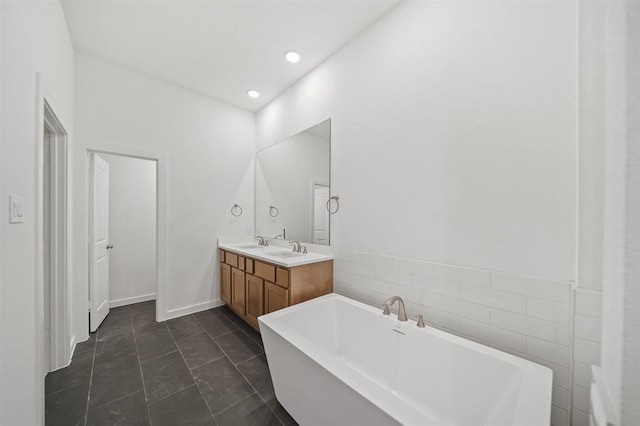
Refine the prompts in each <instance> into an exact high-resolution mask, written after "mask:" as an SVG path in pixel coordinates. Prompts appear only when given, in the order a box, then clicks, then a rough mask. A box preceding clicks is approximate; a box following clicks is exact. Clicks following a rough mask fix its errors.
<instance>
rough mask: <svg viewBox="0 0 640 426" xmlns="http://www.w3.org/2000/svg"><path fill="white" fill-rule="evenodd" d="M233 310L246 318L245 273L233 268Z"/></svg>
mask: <svg viewBox="0 0 640 426" xmlns="http://www.w3.org/2000/svg"><path fill="white" fill-rule="evenodd" d="M231 309H233V310H234V311H236V313H237V314H238V315H241V316H244V313H245V311H244V309H245V294H244V272H243V271H241V270H239V269H236V268H231Z"/></svg>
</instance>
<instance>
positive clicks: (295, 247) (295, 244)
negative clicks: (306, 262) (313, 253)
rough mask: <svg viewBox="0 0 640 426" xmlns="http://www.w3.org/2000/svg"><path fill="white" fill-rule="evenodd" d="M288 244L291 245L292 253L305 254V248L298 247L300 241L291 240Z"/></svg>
mask: <svg viewBox="0 0 640 426" xmlns="http://www.w3.org/2000/svg"><path fill="white" fill-rule="evenodd" d="M289 244H291V245H292V246H293V252H294V253H303V254H304V253H306V252H307V248H306V247H305V246H303V245H300V241H297V240H293V241H289Z"/></svg>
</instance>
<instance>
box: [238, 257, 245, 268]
mask: <svg viewBox="0 0 640 426" xmlns="http://www.w3.org/2000/svg"><path fill="white" fill-rule="evenodd" d="M245 259H246V258H245V257H244V256H238V269H240V270H241V271H244V270H245V269H244V265H245Z"/></svg>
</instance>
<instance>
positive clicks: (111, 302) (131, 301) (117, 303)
mask: <svg viewBox="0 0 640 426" xmlns="http://www.w3.org/2000/svg"><path fill="white" fill-rule="evenodd" d="M155 298H156V294H155V293H149V294H143V295H142V296H133V297H125V298H124V299H118V300H109V307H110V308H117V307H118V306H125V305H132V304H134V303H140V302H146V301H147V300H154V299H155Z"/></svg>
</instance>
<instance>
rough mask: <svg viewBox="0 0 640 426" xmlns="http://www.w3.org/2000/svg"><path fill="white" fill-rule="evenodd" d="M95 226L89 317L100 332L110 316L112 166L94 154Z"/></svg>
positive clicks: (91, 229)
mask: <svg viewBox="0 0 640 426" xmlns="http://www.w3.org/2000/svg"><path fill="white" fill-rule="evenodd" d="M91 180H92V193H93V194H92V200H91V214H90V217H91V223H90V225H89V238H90V240H89V241H90V243H89V252H90V253H89V298H90V303H89V313H90V315H89V318H90V321H89V322H90V329H91V331H92V332H93V331H96V330H97V329H98V327H99V326H100V324H101V323H102V321H103V320H104V319H105V317H106V316H107V314H108V313H109V249H110V248H111V246H110V245H109V163H107V162H106V161H105V160H104V159H102V158H100V156H99V155H97V154H91Z"/></svg>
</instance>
